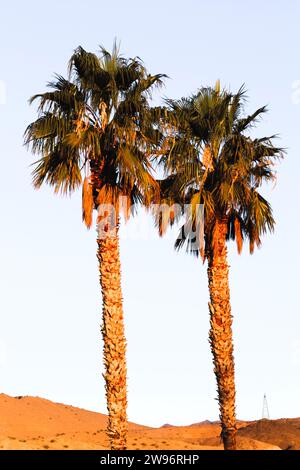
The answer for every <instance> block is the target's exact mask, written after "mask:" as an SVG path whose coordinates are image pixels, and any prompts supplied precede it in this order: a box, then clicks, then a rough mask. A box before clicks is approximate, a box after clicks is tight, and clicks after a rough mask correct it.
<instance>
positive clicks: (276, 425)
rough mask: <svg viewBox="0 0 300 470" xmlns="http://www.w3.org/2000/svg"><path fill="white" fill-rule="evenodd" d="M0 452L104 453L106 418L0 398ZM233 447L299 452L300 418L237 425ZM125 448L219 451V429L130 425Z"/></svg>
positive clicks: (34, 401)
mask: <svg viewBox="0 0 300 470" xmlns="http://www.w3.org/2000/svg"><path fill="white" fill-rule="evenodd" d="M0 416H1V420H0V449H3V450H4V449H45V450H46V449H47V450H48V449H49V450H51V449H65V450H68V449H98V450H101V449H107V448H108V441H107V438H106V435H105V427H106V420H107V418H106V416H105V415H103V414H100V413H95V412H92V411H87V410H82V409H80V408H76V407H73V406H68V405H63V404H59V403H53V402H51V401H49V400H45V399H43V398H38V397H15V398H13V397H10V396H8V395H4V394H1V395H0ZM238 427H239V431H238V439H237V442H238V448H239V449H243V450H246V449H250V450H263V449H272V450H280V449H282V448H283V449H286V448H290V449H300V431H299V429H300V419H299V420H297V419H295V420H277V421H260V422H251V423H248V422H243V421H240V422H239V423H238ZM128 444H129V449H153V450H154V449H163V450H164V449H170V450H192V449H198V450H206V449H214V450H221V449H222V445H221V441H220V426H219V424H218V423H210V422H209V421H204V422H202V423H197V424H193V425H191V426H172V425H165V426H162V427H160V428H150V427H147V426H141V425H137V424H134V423H129V440H128Z"/></svg>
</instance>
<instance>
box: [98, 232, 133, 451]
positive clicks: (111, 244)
mask: <svg viewBox="0 0 300 470" xmlns="http://www.w3.org/2000/svg"><path fill="white" fill-rule="evenodd" d="M97 243H98V253H97V257H98V260H99V271H100V284H101V289H102V302H103V311H102V315H103V316H102V322H103V323H102V335H103V341H104V366H105V373H104V379H105V389H106V399H107V410H108V426H107V434H108V437H109V440H110V446H111V449H112V450H126V439H127V414H126V410H127V386H126V340H125V333H124V318H123V302H122V291H121V265H120V251H119V236H118V227H117V228H116V229H115V231H114V234H112V233H111V232H108V233H107V236H105V237H103V236H102V237H101V238H98V240H97Z"/></svg>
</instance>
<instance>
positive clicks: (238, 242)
mask: <svg viewBox="0 0 300 470" xmlns="http://www.w3.org/2000/svg"><path fill="white" fill-rule="evenodd" d="M234 231H235V240H236V246H237V250H238V254H239V255H240V254H241V253H242V250H243V235H242V231H241V224H240V221H239V219H238V218H235V220H234Z"/></svg>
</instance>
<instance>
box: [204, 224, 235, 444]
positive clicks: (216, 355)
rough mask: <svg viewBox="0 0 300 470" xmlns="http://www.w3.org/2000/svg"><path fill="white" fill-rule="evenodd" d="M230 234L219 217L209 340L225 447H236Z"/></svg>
mask: <svg viewBox="0 0 300 470" xmlns="http://www.w3.org/2000/svg"><path fill="white" fill-rule="evenodd" d="M226 234H227V221H226V220H219V221H217V223H216V226H215V229H214V235H213V240H212V243H211V246H210V247H209V248H208V282H209V292H210V304H209V310H210V326H211V329H210V334H209V340H210V345H211V351H212V354H213V362H214V372H215V375H216V379H217V386H218V401H219V407H220V420H221V426H222V435H221V436H222V439H223V443H224V449H225V450H236V416H235V382H234V358H233V339H232V329H231V325H232V316H231V307H230V291H229V279H228V273H229V265H228V262H227V245H226Z"/></svg>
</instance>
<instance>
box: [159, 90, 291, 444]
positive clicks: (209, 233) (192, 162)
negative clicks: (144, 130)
mask: <svg viewBox="0 0 300 470" xmlns="http://www.w3.org/2000/svg"><path fill="white" fill-rule="evenodd" d="M244 104H245V92H244V89H243V87H242V88H241V89H240V90H239V91H238V92H237V93H236V94H231V93H229V92H227V91H224V90H223V91H221V90H220V85H219V83H217V85H216V88H215V89H213V88H202V89H200V90H199V92H198V93H197V94H195V95H193V96H191V97H189V98H187V99H186V98H183V99H181V100H179V101H175V100H168V101H167V105H168V106H167V109H166V112H165V116H166V118H167V119H166V121H165V122H164V127H163V130H164V132H165V135H166V138H165V145H164V149H163V152H162V156H161V158H160V163H161V165H162V166H163V168H164V171H165V176H166V177H165V179H163V180H161V181H160V182H159V183H160V187H161V198H162V200H163V201H164V202H167V203H169V204H170V203H177V204H178V206H174V207H175V209H174V208H173V209H172V210H171V217H169V223H171V224H173V223H174V222H175V221H176V220H178V219H179V218H180V216H181V215H182V212H183V209H182V208H183V207H184V205H185V204H188V205H189V210H188V211H185V212H186V217H187V218H186V223H185V224H184V225H183V226H182V227H181V230H180V234H179V236H178V239H177V241H176V243H175V247H176V248H177V249H180V248H182V247H183V246H186V248H187V251H189V252H191V253H193V254H194V255H196V256H198V255H200V256H201V258H202V259H203V262H204V261H205V260H207V262H208V268H207V272H208V284H209V293H210V303H209V312H210V327H211V328H210V333H209V341H210V345H211V350H212V355H213V362H214V372H215V375H216V380H217V392H218V401H219V408H220V420H221V426H222V434H221V435H222V439H223V443H224V448H225V449H231V450H234V449H236V413H235V380H234V357H233V338H232V315H231V306H230V290H229V282H228V273H229V265H228V260H227V242H228V241H229V240H236V243H237V250H238V252H239V253H241V251H242V246H243V242H244V240H245V239H248V240H249V242H250V252H251V253H253V250H254V246H255V245H257V246H260V244H261V236H262V235H263V234H265V233H266V232H267V231H273V229H274V224H275V222H274V218H273V215H272V209H271V206H270V204H269V203H268V202H267V201H266V200H265V199H264V198H263V196H262V195H261V194H260V192H259V191H258V188H259V187H260V186H261V185H262V184H263V183H264V182H269V181H272V180H274V178H275V175H276V173H275V170H274V166H273V165H274V161H275V160H276V159H278V158H280V157H282V156H283V150H282V149H281V148H278V147H275V146H274V145H273V140H274V136H272V137H263V138H259V139H256V138H253V137H252V136H250V134H249V131H250V129H251V128H252V127H253V126H254V125H255V124H256V122H257V120H258V119H259V118H260V117H261V116H262V115H263V113H265V111H266V108H265V107H262V108H260V109H258V110H257V111H255V112H254V113H253V114H251V115H250V116H247V117H244V116H243V110H244ZM176 207H177V208H178V207H179V208H180V207H181V209H180V210H179V211H178V210H176ZM201 208H202V211H201ZM162 212H163V211H160V212H159V213H156V222H157V224H158V225H159V227H160V233H161V234H162V233H163V232H164V231H165V229H166V226H167V224H166V220H167V217H163V216H162ZM169 214H170V212H169Z"/></svg>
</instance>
